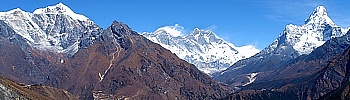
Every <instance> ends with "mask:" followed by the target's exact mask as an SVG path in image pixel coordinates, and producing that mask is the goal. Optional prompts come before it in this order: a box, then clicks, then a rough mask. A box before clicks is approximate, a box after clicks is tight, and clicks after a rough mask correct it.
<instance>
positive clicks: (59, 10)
mask: <svg viewBox="0 0 350 100" xmlns="http://www.w3.org/2000/svg"><path fill="white" fill-rule="evenodd" d="M33 13H34V14H65V15H68V16H70V17H72V18H73V19H75V20H80V21H85V20H88V18H87V17H85V16H84V15H80V14H76V13H74V12H73V11H72V10H71V9H70V8H69V7H68V6H66V5H64V4H63V3H58V4H56V5H54V6H48V7H46V8H39V9H36V10H34V12H33Z"/></svg>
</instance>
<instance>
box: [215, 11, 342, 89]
mask: <svg viewBox="0 0 350 100" xmlns="http://www.w3.org/2000/svg"><path fill="white" fill-rule="evenodd" d="M348 29H349V28H341V27H339V26H337V25H336V24H334V23H333V21H332V20H331V19H330V18H329V17H328V15H327V12H326V9H325V7H324V6H318V7H317V8H315V10H314V11H313V12H312V14H311V15H310V16H309V18H307V19H306V20H305V24H303V25H301V26H296V25H292V24H289V25H287V26H286V28H285V29H284V30H283V32H282V33H281V34H280V35H279V36H278V38H277V39H276V40H275V41H274V42H273V43H272V44H270V45H269V46H268V47H266V48H265V49H263V50H262V51H260V52H259V53H257V54H256V55H254V56H252V57H250V58H248V59H244V60H241V61H239V62H237V63H235V64H234V65H232V66H231V67H230V68H228V69H226V70H225V71H222V72H219V73H216V74H215V75H214V78H215V79H216V80H218V81H222V82H225V83H228V84H232V85H235V86H242V85H247V84H250V83H252V82H253V81H255V80H264V78H259V77H260V76H270V74H271V72H273V71H274V70H276V69H278V68H283V66H285V65H286V64H287V62H288V61H290V60H292V59H295V58H297V57H299V56H302V55H308V54H310V53H311V52H312V51H313V50H315V49H316V48H318V47H319V46H321V45H323V44H324V43H325V42H326V41H327V40H330V39H332V38H336V37H341V36H343V35H345V34H346V32H347V31H348Z"/></svg>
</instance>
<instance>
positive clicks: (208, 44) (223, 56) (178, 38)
mask: <svg viewBox="0 0 350 100" xmlns="http://www.w3.org/2000/svg"><path fill="white" fill-rule="evenodd" d="M181 30H183V27H181V26H179V25H178V24H175V25H174V26H164V27H161V28H158V29H157V30H156V31H154V32H151V33H147V32H144V33H142V35H143V36H145V37H146V38H147V39H149V40H151V41H153V42H155V43H158V44H160V45H161V46H162V47H164V48H166V49H168V50H170V51H171V52H173V53H175V54H176V55H177V56H178V57H179V58H181V59H183V60H185V61H187V62H189V63H191V64H194V65H195V66H196V67H197V68H198V69H199V70H201V71H203V72H204V73H207V74H209V75H211V74H213V73H215V72H220V71H223V70H225V69H226V68H228V67H229V66H231V65H232V64H234V63H235V62H237V61H239V60H241V59H246V58H249V57H250V56H253V55H254V54H256V53H258V52H259V50H258V49H256V48H255V47H254V46H252V45H246V46H241V47H236V46H235V45H233V44H232V43H229V42H227V41H225V40H223V39H222V38H220V37H218V36H217V35H215V33H214V32H212V31H210V30H201V29H198V28H195V29H194V30H193V31H191V32H190V33H189V34H187V35H184V36H182V35H181V34H185V33H183V32H182V31H181Z"/></svg>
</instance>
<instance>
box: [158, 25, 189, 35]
mask: <svg viewBox="0 0 350 100" xmlns="http://www.w3.org/2000/svg"><path fill="white" fill-rule="evenodd" d="M159 31H165V32H167V33H168V34H170V35H172V36H174V37H178V36H182V35H183V31H184V27H182V26H179V25H178V24H175V25H174V26H164V27H161V28H158V29H157V30H156V33H157V32H159Z"/></svg>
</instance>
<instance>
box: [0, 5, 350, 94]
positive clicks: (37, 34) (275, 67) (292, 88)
mask: <svg viewBox="0 0 350 100" xmlns="http://www.w3.org/2000/svg"><path fill="white" fill-rule="evenodd" d="M115 13H118V12H115ZM181 28H182V27H181V26H178V25H177V24H176V25H174V26H165V27H161V28H158V29H157V30H156V31H155V32H150V33H147V32H145V33H142V34H139V33H137V32H135V31H134V30H132V29H131V28H130V27H129V26H128V25H126V24H124V23H122V22H118V21H113V22H112V24H111V25H110V26H109V27H108V28H106V29H103V28H101V27H99V26H98V25H97V24H95V23H94V22H93V21H91V20H90V19H89V18H87V17H85V16H84V15H81V14H76V13H75V12H73V11H72V10H71V9H70V8H69V7H68V6H66V5H64V4H63V3H58V4H56V5H52V6H47V7H44V8H38V9H36V10H35V11H34V12H33V13H31V12H25V11H23V10H21V9H19V8H17V9H13V10H10V11H7V12H0V41H1V42H0V69H1V70H0V99H45V100H46V99H55V100H61V99H73V100H74V99H83V100H86V99H89V100H90V99H137V100H139V99H142V100H144V99H146V100H159V99H171V100H177V99H181V100H182V99H200V100H203V99H205V100H207V99H233V100H236V99H237V100H241V99H269V100H274V99H275V100H282V99H283V100H285V99H289V100H300V99H302V100H305V99H308V100H314V99H326V100H333V99H344V100H346V99H349V98H350V92H349V87H350V85H349V84H350V82H349V79H350V77H349V76H350V70H349V69H350V64H349V61H350V56H349V54H350V48H349V46H350V39H349V38H350V31H349V28H342V27H340V26H337V25H336V24H335V23H333V21H332V20H331V19H330V18H329V17H328V14H327V12H326V9H325V7H324V6H318V7H316V8H315V10H314V11H313V12H312V13H311V15H310V16H309V18H307V19H306V20H305V23H304V24H303V25H292V24H290V25H287V26H286V27H285V29H284V30H283V31H282V33H281V34H280V35H279V36H278V37H277V39H276V40H275V41H273V42H272V44H270V45H269V46H268V47H266V48H265V49H263V50H262V51H259V50H257V49H256V48H255V47H253V46H249V45H248V46H242V47H236V46H234V45H233V44H232V43H229V42H226V41H224V40H223V39H221V38H220V37H218V36H216V35H215V34H214V32H212V31H210V30H203V29H198V28H195V29H194V30H193V31H191V32H190V33H189V34H187V35H183V34H184V33H182V32H181V31H179V30H181ZM246 51H249V52H248V53H247V52H246ZM255 52H258V53H255ZM208 74H209V75H211V76H209V75H208ZM214 79H215V80H214Z"/></svg>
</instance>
